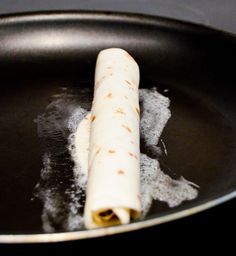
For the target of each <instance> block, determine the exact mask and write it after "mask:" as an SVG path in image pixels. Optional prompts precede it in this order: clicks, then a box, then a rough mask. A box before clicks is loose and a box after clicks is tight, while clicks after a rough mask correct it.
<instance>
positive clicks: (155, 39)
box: [0, 12, 236, 242]
mask: <svg viewBox="0 0 236 256" xmlns="http://www.w3.org/2000/svg"><path fill="white" fill-rule="evenodd" d="M107 47H121V48H125V49H126V50H127V51H129V52H130V53H131V54H132V55H133V56H134V57H135V59H136V60H137V62H138V63H139V65H140V70H141V87H152V86H157V87H158V89H159V91H160V92H161V93H163V94H166V95H167V96H168V97H170V99H171V111H172V118H171V119H170V121H169V122H168V125H167V126H166V128H165V130H164V133H163V135H162V138H163V140H164V141H165V143H166V146H167V148H168V157H165V156H163V157H162V159H161V163H162V166H163V168H164V169H165V171H166V172H170V170H174V172H171V173H169V174H170V175H172V176H174V177H175V178H177V177H179V176H181V175H183V176H184V177H185V178H187V179H189V180H192V181H194V182H195V183H197V184H199V185H200V190H199V191H200V193H199V196H198V198H197V199H195V200H194V201H191V202H185V203H184V204H182V205H181V206H179V207H177V208H174V209H169V208H168V207H167V206H166V205H165V204H164V203H161V202H154V203H153V206H152V208H151V211H150V212H149V214H148V216H147V218H146V219H145V220H142V221H137V222H134V223H132V224H130V225H126V226H117V227H111V228H107V229H98V230H93V231H86V230H78V231H75V232H64V230H63V229H59V230H58V232H57V233H53V234H50V235H45V234H44V233H43V232H42V223H41V213H42V203H41V201H40V200H38V199H37V198H35V197H34V190H35V185H36V184H37V182H38V181H39V179H40V169H41V168H42V150H41V148H40V140H39V138H38V135H37V128H36V124H35V122H34V121H33V120H34V119H35V118H36V117H37V115H39V114H40V113H41V112H42V111H43V110H44V109H45V107H46V106H47V104H48V99H49V98H50V96H51V95H52V94H53V93H56V92H58V90H59V88H61V87H63V86H67V85H69V86H71V87H74V88H76V90H80V88H82V87H86V86H90V87H91V88H92V85H93V75H94V67H95V60H96V56H97V53H98V52H99V51H100V50H101V49H104V48H107ZM235 57H236V38H235V37H234V36H233V35H230V34H227V33H224V32H221V31H216V30H213V29H210V28H206V27H202V26H198V25H193V24H187V23H183V22H179V21H174V20H169V19H164V18H158V17H150V16H143V15H134V14H132V15H130V14H119V13H98V12H53V13H50V12H44V13H36V14H17V15H11V16H2V17H1V18H0V70H1V77H0V79H1V80H0V86H1V90H0V92H1V93H0V109H1V114H0V141H1V143H0V167H1V168H0V177H1V178H0V205H1V211H0V241H2V242H39V241H59V240H70V239H78V238H85V237H93V236H99V235H104V234H109V233H118V232H124V231H128V230H134V229H139V228H142V227H146V226H151V225H155V224H158V223H161V222H165V221H169V220H172V219H176V218H180V217H183V216H186V215H189V214H192V213H195V212H198V211H201V210H204V209H206V208H209V207H211V206H213V205H216V204H218V203H221V202H223V201H225V200H227V199H230V198H233V197H234V196H236V134H235V126H236V101H235V93H236V90H235V85H236V76H235ZM165 89H168V92H166V90H165ZM68 180H69V179H68ZM55 182H56V181H55ZM68 182H69V181H68ZM61 189H62V190H63V189H66V180H65V185H64V186H62V187H61ZM62 193H63V191H62ZM9 234H11V235H13V236H9Z"/></svg>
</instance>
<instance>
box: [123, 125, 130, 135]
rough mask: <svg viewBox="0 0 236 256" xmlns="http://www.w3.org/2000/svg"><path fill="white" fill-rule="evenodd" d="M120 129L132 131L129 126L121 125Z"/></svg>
mask: <svg viewBox="0 0 236 256" xmlns="http://www.w3.org/2000/svg"><path fill="white" fill-rule="evenodd" d="M122 127H123V128H125V129H126V130H127V131H128V132H130V133H131V132H132V130H131V129H130V128H129V126H127V125H124V124H122Z"/></svg>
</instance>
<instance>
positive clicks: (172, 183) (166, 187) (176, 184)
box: [140, 154, 198, 215]
mask: <svg viewBox="0 0 236 256" xmlns="http://www.w3.org/2000/svg"><path fill="white" fill-rule="evenodd" d="M140 176H141V177H140V181H141V204H142V213H143V215H146V213H147V212H148V210H149V208H150V206H151V202H152V200H153V199H154V200H157V199H158V200H160V201H163V202H166V203H167V204H168V205H169V207H175V206H178V205H180V204H181V203H182V202H183V201H186V200H192V199H194V198H196V197H197V195H198V191H197V190H196V189H195V188H194V187H193V186H192V185H193V183H192V182H189V181H187V180H186V179H184V178H182V177H181V178H180V179H178V180H175V179H172V178H171V177H170V176H169V175H167V174H165V173H164V172H163V171H162V170H161V168H160V165H159V162H158V160H157V159H152V158H150V157H148V156H147V155H145V154H141V175H140Z"/></svg>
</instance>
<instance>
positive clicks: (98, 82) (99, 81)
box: [95, 76, 106, 89]
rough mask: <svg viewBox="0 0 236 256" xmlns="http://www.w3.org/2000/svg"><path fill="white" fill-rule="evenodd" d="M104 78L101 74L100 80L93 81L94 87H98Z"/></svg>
mask: <svg viewBox="0 0 236 256" xmlns="http://www.w3.org/2000/svg"><path fill="white" fill-rule="evenodd" d="M105 78H106V76H103V77H102V78H101V79H100V80H98V81H97V82H96V83H95V88H96V89H98V87H99V86H100V85H101V83H102V81H103V80H104V79H105Z"/></svg>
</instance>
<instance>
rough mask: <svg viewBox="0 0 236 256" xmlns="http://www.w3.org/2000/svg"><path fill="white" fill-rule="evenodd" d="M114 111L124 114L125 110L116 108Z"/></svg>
mask: <svg viewBox="0 0 236 256" xmlns="http://www.w3.org/2000/svg"><path fill="white" fill-rule="evenodd" d="M116 113H118V114H123V115H125V112H124V111H123V109H122V108H117V109H116Z"/></svg>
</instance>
